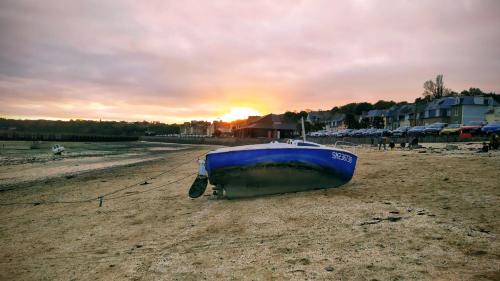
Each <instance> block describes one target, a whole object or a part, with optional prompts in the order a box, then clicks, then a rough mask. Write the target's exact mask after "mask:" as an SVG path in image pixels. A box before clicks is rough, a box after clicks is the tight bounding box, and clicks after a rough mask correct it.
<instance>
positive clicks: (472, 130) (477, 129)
mask: <svg viewBox="0 0 500 281" xmlns="http://www.w3.org/2000/svg"><path fill="white" fill-rule="evenodd" d="M483 126H484V122H483V121H470V122H468V123H466V124H465V125H463V126H462V127H461V130H462V133H468V134H471V135H478V134H480V133H481V128H482V127H483Z"/></svg>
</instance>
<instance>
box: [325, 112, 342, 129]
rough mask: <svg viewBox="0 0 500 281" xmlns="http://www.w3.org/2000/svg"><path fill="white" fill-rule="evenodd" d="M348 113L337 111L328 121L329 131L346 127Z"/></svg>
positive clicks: (327, 127)
mask: <svg viewBox="0 0 500 281" xmlns="http://www.w3.org/2000/svg"><path fill="white" fill-rule="evenodd" d="M346 128H347V122H346V115H345V113H335V114H334V115H333V116H332V117H331V118H330V120H328V121H326V130H327V131H336V130H340V129H346Z"/></svg>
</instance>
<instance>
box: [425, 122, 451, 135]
mask: <svg viewBox="0 0 500 281" xmlns="http://www.w3.org/2000/svg"><path fill="white" fill-rule="evenodd" d="M446 126H448V124H446V123H432V124H430V125H428V126H425V129H424V134H426V135H438V134H439V132H441V130H442V129H444V128H445V127H446Z"/></svg>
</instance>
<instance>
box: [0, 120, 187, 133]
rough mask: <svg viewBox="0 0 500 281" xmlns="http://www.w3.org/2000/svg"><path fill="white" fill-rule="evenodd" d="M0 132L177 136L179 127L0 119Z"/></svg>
mask: <svg viewBox="0 0 500 281" xmlns="http://www.w3.org/2000/svg"><path fill="white" fill-rule="evenodd" d="M0 131H15V132H29V133H34V134H73V135H101V136H127V137H137V136H143V135H146V134H178V133H179V132H180V125H177V124H165V123H161V122H147V121H142V122H125V121H121V122H118V121H93V120H70V121H61V120H57V121H52V120H15V119H5V118H0Z"/></svg>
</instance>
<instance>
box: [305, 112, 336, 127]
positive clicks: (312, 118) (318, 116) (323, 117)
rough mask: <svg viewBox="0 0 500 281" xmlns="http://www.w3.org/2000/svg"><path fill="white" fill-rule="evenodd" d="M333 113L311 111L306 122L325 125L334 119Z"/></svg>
mask: <svg viewBox="0 0 500 281" xmlns="http://www.w3.org/2000/svg"><path fill="white" fill-rule="evenodd" d="M332 117H333V116H332V113H331V112H330V111H322V110H320V111H310V112H309V113H307V119H306V121H307V122H309V123H314V124H324V123H327V122H328V121H329V120H331V119H332Z"/></svg>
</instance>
